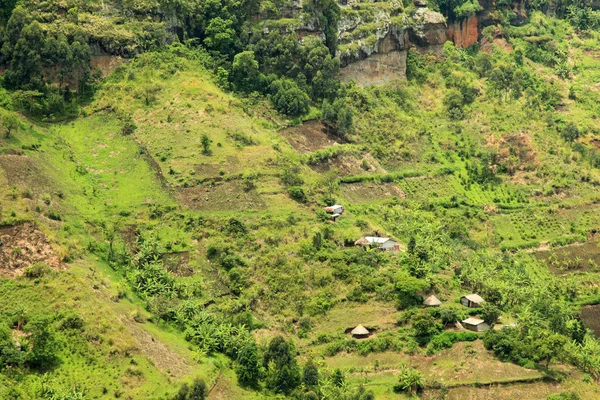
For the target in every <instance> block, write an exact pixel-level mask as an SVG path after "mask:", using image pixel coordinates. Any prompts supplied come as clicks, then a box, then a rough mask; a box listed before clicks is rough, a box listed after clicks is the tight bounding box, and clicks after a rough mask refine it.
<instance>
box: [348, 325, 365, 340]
mask: <svg viewBox="0 0 600 400" xmlns="http://www.w3.org/2000/svg"><path fill="white" fill-rule="evenodd" d="M350 333H351V334H352V337H353V338H355V339H365V338H368V337H369V330H368V329H367V328H365V327H364V326H362V325H358V326H357V327H356V328H354V329H352V331H351V332H350Z"/></svg>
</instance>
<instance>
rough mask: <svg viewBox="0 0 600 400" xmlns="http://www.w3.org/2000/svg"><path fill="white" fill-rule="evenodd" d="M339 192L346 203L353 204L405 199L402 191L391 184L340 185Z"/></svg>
mask: <svg viewBox="0 0 600 400" xmlns="http://www.w3.org/2000/svg"><path fill="white" fill-rule="evenodd" d="M340 191H341V193H342V195H343V196H344V198H345V199H346V200H347V201H348V202H350V203H355V204H360V203H369V202H372V201H378V200H387V199H390V198H392V197H399V198H404V197H406V194H405V193H404V192H403V191H402V189H400V188H399V187H398V186H396V185H394V184H392V183H350V184H345V185H342V186H341V188H340Z"/></svg>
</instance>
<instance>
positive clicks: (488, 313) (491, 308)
mask: <svg viewBox="0 0 600 400" xmlns="http://www.w3.org/2000/svg"><path fill="white" fill-rule="evenodd" d="M499 316H500V310H498V307H496V306H495V305H493V304H490V303H485V304H484V305H483V307H482V309H481V319H483V320H484V321H485V323H486V324H488V325H489V326H494V324H495V323H496V321H497V320H498V317H499Z"/></svg>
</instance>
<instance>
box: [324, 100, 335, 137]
mask: <svg viewBox="0 0 600 400" xmlns="http://www.w3.org/2000/svg"><path fill="white" fill-rule="evenodd" d="M321 121H323V122H325V126H326V127H327V134H328V135H329V127H330V126H335V124H336V122H337V113H336V112H335V108H334V106H333V104H331V103H330V102H329V100H327V99H325V100H323V105H322V106H321Z"/></svg>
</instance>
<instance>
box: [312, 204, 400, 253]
mask: <svg viewBox="0 0 600 400" xmlns="http://www.w3.org/2000/svg"><path fill="white" fill-rule="evenodd" d="M323 210H324V211H325V212H326V213H328V214H329V219H330V220H331V221H333V222H337V221H338V219H339V218H340V217H341V216H342V214H343V213H344V207H343V206H341V205H340V204H334V205H332V206H329V207H325V208H324V209H323ZM354 245H355V246H362V247H366V248H375V249H379V250H383V251H398V250H400V243H399V242H398V241H397V240H394V239H391V238H389V237H380V236H363V237H361V238H360V239H358V240H357V241H356V242H354Z"/></svg>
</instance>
